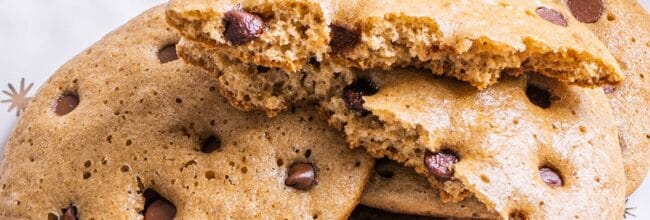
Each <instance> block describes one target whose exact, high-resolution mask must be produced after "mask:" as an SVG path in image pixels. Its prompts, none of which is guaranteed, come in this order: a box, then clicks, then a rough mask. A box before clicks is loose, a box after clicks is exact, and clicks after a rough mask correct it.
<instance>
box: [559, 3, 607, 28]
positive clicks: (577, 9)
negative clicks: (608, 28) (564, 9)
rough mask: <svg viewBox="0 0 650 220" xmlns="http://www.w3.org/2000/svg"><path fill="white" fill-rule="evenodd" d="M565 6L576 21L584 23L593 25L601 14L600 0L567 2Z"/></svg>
mask: <svg viewBox="0 0 650 220" xmlns="http://www.w3.org/2000/svg"><path fill="white" fill-rule="evenodd" d="M567 5H569V9H570V10H571V14H573V16H574V17H576V19H578V21H580V22H584V23H594V22H596V21H598V19H599V18H600V16H601V15H602V14H603V9H604V6H603V1H602V0H568V1H567Z"/></svg>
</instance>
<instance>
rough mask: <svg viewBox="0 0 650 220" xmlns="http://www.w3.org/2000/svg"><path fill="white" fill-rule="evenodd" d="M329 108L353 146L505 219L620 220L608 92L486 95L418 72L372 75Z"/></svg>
mask: <svg viewBox="0 0 650 220" xmlns="http://www.w3.org/2000/svg"><path fill="white" fill-rule="evenodd" d="M344 94H345V95H343V96H341V97H335V98H333V99H331V100H330V101H329V102H327V103H325V104H324V105H323V106H324V108H325V109H326V110H327V111H329V112H330V113H332V117H331V119H330V122H331V124H333V125H334V126H336V127H339V128H341V129H342V130H343V131H345V134H346V136H347V141H348V143H349V144H350V145H351V146H352V147H363V148H365V149H366V150H367V151H368V152H370V154H372V155H374V156H375V157H379V158H381V157H388V158H390V159H393V160H396V161H398V162H401V163H404V164H405V165H406V166H410V167H414V168H415V170H416V171H417V172H418V173H420V174H421V175H424V176H426V177H427V178H428V180H429V182H431V183H432V184H433V186H434V187H436V188H439V189H441V191H442V192H443V193H442V196H441V199H443V200H446V201H452V202H453V201H460V200H462V199H465V198H466V197H469V196H472V195H473V196H475V197H476V198H478V199H479V200H480V201H481V202H483V203H484V204H486V205H487V207H488V208H490V209H494V210H495V211H496V212H497V213H498V214H499V215H501V216H502V217H511V218H518V217H523V218H530V219H540V218H549V219H568V218H581V219H584V218H586V219H591V218H620V216H622V213H623V209H624V207H623V205H624V199H625V175H624V172H623V170H624V168H623V162H622V159H621V153H620V148H619V145H618V137H617V131H616V125H615V123H612V122H613V121H614V117H613V114H612V110H611V107H610V106H609V104H608V102H607V98H606V97H605V96H604V93H603V92H602V90H600V89H586V88H580V87H575V86H567V85H564V84H562V83H559V82H557V81H555V80H552V79H548V78H546V77H543V76H539V75H537V74H532V73H531V74H525V75H524V76H522V77H519V78H508V79H504V80H502V82H501V83H499V84H497V85H495V86H492V87H490V88H488V89H486V90H484V91H480V92H479V91H476V90H475V89H473V88H471V87H470V86H467V85H464V84H463V83H459V82H457V81H454V80H450V79H441V78H434V77H432V76H429V75H427V74H423V73H422V72H421V71H418V70H395V71H393V72H391V73H385V72H384V71H370V72H368V73H367V75H366V76H360V77H359V78H358V79H357V80H355V82H354V83H352V84H351V86H350V87H348V88H346V89H345V92H344Z"/></svg>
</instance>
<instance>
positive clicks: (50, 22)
mask: <svg viewBox="0 0 650 220" xmlns="http://www.w3.org/2000/svg"><path fill="white" fill-rule="evenodd" d="M162 2H164V1H163V0H92V1H87V0H0V67H2V69H0V90H8V87H7V84H8V83H12V84H13V85H18V84H19V82H20V79H21V78H23V77H24V78H25V79H26V81H27V82H28V83H34V85H35V86H34V89H32V91H31V92H30V94H29V95H30V96H31V95H34V94H33V93H34V92H35V90H36V89H37V88H38V86H40V85H41V84H42V83H43V82H44V81H45V80H47V78H48V77H49V76H50V75H51V74H52V73H53V72H54V71H56V69H57V68H58V67H59V66H61V65H62V64H63V63H64V62H66V61H67V60H69V59H70V58H72V57H73V56H74V55H76V54H77V53H79V52H81V51H82V50H83V49H85V48H86V47H88V46H90V45H91V44H92V43H93V42H95V41H97V40H99V39H100V38H101V37H102V36H103V35H104V34H106V33H108V32H109V31H111V30H113V29H115V28H117V27H119V26H120V25H121V24H123V23H125V22H126V21H128V20H129V19H130V18H132V17H134V16H136V15H138V14H139V13H140V12H142V11H144V10H146V9H147V8H150V7H152V6H154V5H156V4H159V3H162ZM641 2H642V3H643V4H644V5H645V6H646V8H650V0H641ZM4 99H8V97H7V96H6V95H4V94H2V93H0V100H4ZM8 107H9V106H8V105H6V104H0V152H1V151H2V147H3V146H4V145H5V143H6V139H7V137H8V136H9V134H10V132H11V129H12V127H13V125H14V123H15V121H16V119H17V117H16V115H15V113H14V112H6V109H7V108H8ZM0 158H1V157H0ZM649 159H650V158H649ZM621 172H622V171H621ZM649 197H650V181H646V182H645V183H644V185H643V186H642V187H641V188H640V189H639V190H638V191H637V192H636V193H635V194H634V195H633V196H632V198H630V202H629V204H628V207H635V209H634V210H631V211H632V213H634V214H635V215H636V216H637V218H634V217H630V216H628V219H650V198H649Z"/></svg>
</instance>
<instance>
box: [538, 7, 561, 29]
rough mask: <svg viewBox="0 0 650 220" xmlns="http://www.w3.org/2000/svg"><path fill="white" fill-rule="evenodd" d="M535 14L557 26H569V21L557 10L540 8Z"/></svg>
mask: <svg viewBox="0 0 650 220" xmlns="http://www.w3.org/2000/svg"><path fill="white" fill-rule="evenodd" d="M535 12H536V13H537V14H538V15H539V16H540V17H542V18H543V19H544V20H547V21H549V22H551V23H553V24H557V25H560V26H564V27H566V26H567V21H566V19H565V18H564V15H562V13H560V12H558V11H556V10H555V9H552V8H547V7H539V8H537V10H535Z"/></svg>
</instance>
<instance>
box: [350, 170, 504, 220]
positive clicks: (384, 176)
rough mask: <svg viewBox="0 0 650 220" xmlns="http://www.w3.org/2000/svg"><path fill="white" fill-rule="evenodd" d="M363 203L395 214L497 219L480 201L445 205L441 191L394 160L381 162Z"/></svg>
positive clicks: (497, 216)
mask: <svg viewBox="0 0 650 220" xmlns="http://www.w3.org/2000/svg"><path fill="white" fill-rule="evenodd" d="M361 204H363V205H365V206H368V207H373V208H379V209H382V210H387V211H390V212H395V213H403V214H411V215H419V216H437V217H453V218H479V219H497V218H499V215H498V214H496V213H495V212H494V211H491V210H488V209H487V208H486V207H485V205H484V204H483V203H481V202H479V201H478V200H477V199H476V198H473V197H470V198H467V199H465V200H463V201H460V202H457V203H444V202H442V200H441V198H440V192H439V190H437V189H435V188H432V187H431V184H430V183H429V182H428V181H427V180H426V178H424V177H422V176H421V175H418V174H417V173H415V171H413V170H412V169H411V168H406V167H404V166H402V165H400V164H398V163H396V162H394V161H390V160H387V159H378V161H377V162H376V163H375V171H374V172H373V175H372V176H371V177H370V181H369V182H368V185H367V186H366V189H365V190H364V192H363V196H362V197H361Z"/></svg>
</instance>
